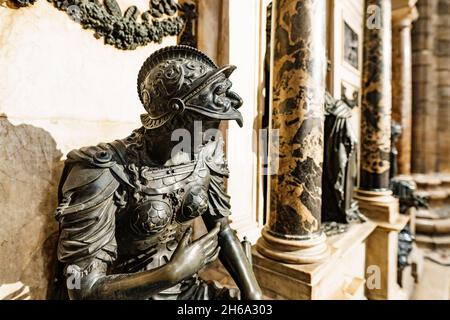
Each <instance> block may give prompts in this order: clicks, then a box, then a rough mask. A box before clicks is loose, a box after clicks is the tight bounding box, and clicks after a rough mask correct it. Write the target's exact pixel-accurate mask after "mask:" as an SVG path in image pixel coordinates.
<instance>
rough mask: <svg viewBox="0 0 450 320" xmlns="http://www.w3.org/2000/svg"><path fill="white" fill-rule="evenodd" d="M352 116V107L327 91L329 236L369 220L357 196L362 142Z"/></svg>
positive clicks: (324, 181) (326, 209)
mask: <svg viewBox="0 0 450 320" xmlns="http://www.w3.org/2000/svg"><path fill="white" fill-rule="evenodd" d="M351 116H352V107H351V106H349V105H348V104H347V103H346V102H344V101H343V100H338V99H335V98H333V97H332V96H331V94H329V93H328V92H327V93H326V98H325V128H324V130H325V133H324V137H325V148H324V149H325V150H324V164H323V170H324V171H323V172H324V174H323V176H322V190H323V191H322V192H323V194H322V197H323V199H324V201H322V222H323V224H324V229H325V231H326V232H327V234H328V235H330V234H333V233H341V232H344V231H345V230H346V227H345V226H343V225H340V224H347V223H351V222H354V221H365V220H366V219H365V217H364V216H363V215H362V214H361V213H360V212H359V209H358V203H357V202H356V201H355V200H354V199H353V189H354V186H355V184H356V174H357V170H358V167H357V146H358V141H357V138H356V135H355V134H354V131H353V129H352V126H351V122H350V118H351Z"/></svg>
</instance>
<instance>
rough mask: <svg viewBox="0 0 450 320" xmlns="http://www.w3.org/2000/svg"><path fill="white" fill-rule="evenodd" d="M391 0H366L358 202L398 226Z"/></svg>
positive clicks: (374, 215)
mask: <svg viewBox="0 0 450 320" xmlns="http://www.w3.org/2000/svg"><path fill="white" fill-rule="evenodd" d="M391 8H392V4H391V1H390V0H366V3H365V13H366V16H365V21H366V22H367V23H366V26H365V28H364V43H363V47H364V48H363V49H364V57H363V70H362V81H361V91H362V97H361V158H360V180H359V188H358V190H357V192H356V197H355V198H356V199H357V200H358V201H360V209H361V211H362V212H363V213H364V214H365V215H367V216H368V217H369V218H373V219H375V220H379V221H386V222H389V223H394V222H395V221H396V220H397V219H398V215H399V208H398V200H397V199H395V198H394V197H393V196H392V192H391V191H390V190H389V168H390V161H389V160H390V157H389V154H390V150H391V108H392V24H391V10H392V9H391Z"/></svg>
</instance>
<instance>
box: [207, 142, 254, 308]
mask: <svg viewBox="0 0 450 320" xmlns="http://www.w3.org/2000/svg"><path fill="white" fill-rule="evenodd" d="M206 148H209V150H208V149H207V150H205V151H206V158H205V159H206V164H207V166H208V167H209V169H210V175H211V176H210V186H209V192H208V206H209V213H207V214H204V215H203V216H202V217H203V221H204V222H205V225H206V227H207V229H208V230H210V229H211V228H213V227H214V225H215V224H216V223H217V222H220V225H221V228H220V232H219V246H220V247H221V250H220V254H219V258H220V261H221V262H222V264H223V265H224V266H225V268H226V269H227V270H228V272H229V273H230V275H231V276H232V277H233V279H234V280H235V282H236V284H237V285H238V287H239V289H240V291H241V294H242V297H243V299H246V300H260V299H262V292H261V289H260V287H259V285H258V282H257V281H256V278H255V275H254V273H253V269H252V265H251V263H250V261H249V259H248V257H247V255H246V254H245V252H244V250H243V248H242V245H241V242H240V241H239V239H238V237H237V235H236V231H235V230H233V229H232V228H231V227H230V224H229V219H228V216H229V215H230V197H229V196H228V195H227V193H226V191H225V183H224V179H225V178H226V177H227V176H228V167H227V163H226V159H225V156H224V152H223V140H222V139H219V140H218V141H213V142H210V143H209V144H208V145H207V146H206Z"/></svg>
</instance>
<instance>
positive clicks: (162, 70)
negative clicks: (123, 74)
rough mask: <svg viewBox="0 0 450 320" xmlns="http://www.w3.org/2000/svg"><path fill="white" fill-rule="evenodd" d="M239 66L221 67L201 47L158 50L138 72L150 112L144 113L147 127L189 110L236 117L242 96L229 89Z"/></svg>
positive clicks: (209, 115) (139, 82)
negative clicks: (232, 74) (230, 77)
mask: <svg viewBox="0 0 450 320" xmlns="http://www.w3.org/2000/svg"><path fill="white" fill-rule="evenodd" d="M234 69H236V67H235V66H231V65H226V66H224V67H222V68H218V67H217V66H216V64H215V63H214V62H213V61H212V60H211V59H210V58H208V57H207V56H206V55H205V54H203V53H202V52H200V51H199V50H197V49H195V48H192V47H188V46H182V45H177V46H169V47H166V48H163V49H160V50H158V51H156V52H154V53H153V54H152V55H151V56H150V57H148V58H147V60H146V61H145V62H144V64H143V66H142V67H141V70H140V71H139V75H138V93H139V97H140V99H141V102H142V104H143V105H144V108H145V110H146V111H147V114H142V115H141V121H142V124H143V125H144V127H145V128H147V129H155V128H158V127H160V126H162V125H163V124H165V123H166V122H167V121H169V120H171V119H172V118H173V117H174V116H175V115H177V114H180V113H182V112H183V111H184V110H185V109H188V110H190V111H194V112H197V113H200V114H202V115H204V116H207V117H209V118H214V119H220V120H236V121H237V122H238V124H239V125H240V126H241V127H242V115H241V113H240V112H239V111H238V110H237V109H238V108H239V107H240V106H241V105H242V99H241V98H240V97H239V96H238V95H237V94H235V93H234V92H232V91H229V90H228V89H229V87H230V86H231V82H230V81H229V80H228V77H229V76H230V74H231V73H232V72H233V71H234Z"/></svg>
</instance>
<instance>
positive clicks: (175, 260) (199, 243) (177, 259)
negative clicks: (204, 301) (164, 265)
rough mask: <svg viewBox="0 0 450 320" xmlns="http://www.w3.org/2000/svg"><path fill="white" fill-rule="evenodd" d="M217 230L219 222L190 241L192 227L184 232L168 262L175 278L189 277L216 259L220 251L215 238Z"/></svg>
mask: <svg viewBox="0 0 450 320" xmlns="http://www.w3.org/2000/svg"><path fill="white" fill-rule="evenodd" d="M219 231H220V223H217V224H216V226H215V227H214V229H212V230H211V231H210V232H209V233H207V234H206V235H204V236H202V237H201V238H199V239H198V240H196V241H194V242H192V243H189V239H190V236H191V234H192V227H190V228H189V229H188V230H187V231H186V232H185V234H184V235H183V238H182V239H181V241H180V243H179V244H178V247H177V249H176V250H175V252H174V254H173V255H172V259H171V260H170V262H169V265H170V266H171V268H172V270H173V272H174V274H173V277H174V278H175V279H178V281H182V280H184V279H186V278H189V277H190V276H192V275H193V274H194V273H196V272H198V271H200V270H201V269H202V268H203V267H204V266H206V265H207V264H209V263H211V262H213V261H214V260H216V259H217V257H218V256H219V251H220V247H219V246H218V238H217V234H218V233H219Z"/></svg>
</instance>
